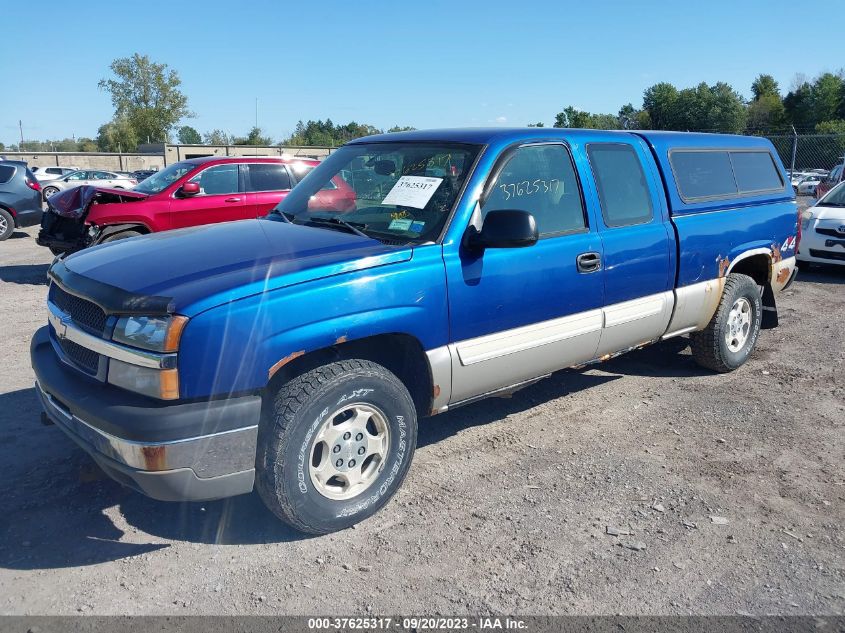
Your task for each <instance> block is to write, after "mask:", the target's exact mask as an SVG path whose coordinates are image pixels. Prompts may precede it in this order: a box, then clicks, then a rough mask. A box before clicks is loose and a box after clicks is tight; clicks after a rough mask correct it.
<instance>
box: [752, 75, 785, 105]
mask: <svg viewBox="0 0 845 633" xmlns="http://www.w3.org/2000/svg"><path fill="white" fill-rule="evenodd" d="M751 94H752V95H753V97H754V99H753V100H754V101H758V100H759V99H760V98H761V97H764V96H767V95H768V96H773V97H777V98H778V99H780V87H779V86H778V82H777V81H775V78H774V77H772V76H771V75H757V78H756V79H755V80H754V81H753V82H752V83H751Z"/></svg>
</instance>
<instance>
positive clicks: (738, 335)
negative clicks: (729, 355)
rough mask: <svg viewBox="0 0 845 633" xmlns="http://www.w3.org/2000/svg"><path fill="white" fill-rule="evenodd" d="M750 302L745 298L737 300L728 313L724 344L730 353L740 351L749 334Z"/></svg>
mask: <svg viewBox="0 0 845 633" xmlns="http://www.w3.org/2000/svg"><path fill="white" fill-rule="evenodd" d="M752 314H753V313H752V311H751V302H750V301H749V300H748V299H746V298H745V297H740V298H739V299H737V300H736V301H735V302H734V304H733V306H731V311H730V312H729V313H728V322H727V325H726V327H725V343H727V345H728V349H729V350H731V351H732V352H738V351H739V350H741V349H742V348H743V347H744V346H745V343H746V342H747V341H748V336H749V334H751V316H752Z"/></svg>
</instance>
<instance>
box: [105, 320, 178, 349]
mask: <svg viewBox="0 0 845 633" xmlns="http://www.w3.org/2000/svg"><path fill="white" fill-rule="evenodd" d="M187 323H188V317H184V316H179V315H174V316H155V317H146V316H130V317H122V318H121V319H120V320H119V321H118V322H117V325H116V326H115V328H114V334H113V335H112V340H113V341H115V342H118V343H125V344H126V345H131V346H133V347H140V348H141V349H146V350H150V351H153V352H175V351H177V350H178V349H179V338H180V337H181V336H182V330H184V329H185V325H186V324H187Z"/></svg>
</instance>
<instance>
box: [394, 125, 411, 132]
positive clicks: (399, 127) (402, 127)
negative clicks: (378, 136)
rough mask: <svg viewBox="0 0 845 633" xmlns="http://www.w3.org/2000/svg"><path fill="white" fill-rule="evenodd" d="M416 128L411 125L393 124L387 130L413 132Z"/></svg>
mask: <svg viewBox="0 0 845 633" xmlns="http://www.w3.org/2000/svg"><path fill="white" fill-rule="evenodd" d="M416 129H417V128H415V127H412V126H410V125H394V126H393V127H392V128H389V129H388V130H387V131H388V132H413V131H414V130H416Z"/></svg>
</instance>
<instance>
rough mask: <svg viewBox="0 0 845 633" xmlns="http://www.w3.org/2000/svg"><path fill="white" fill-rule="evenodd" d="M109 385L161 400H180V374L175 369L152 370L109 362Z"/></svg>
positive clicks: (113, 360) (115, 361)
mask: <svg viewBox="0 0 845 633" xmlns="http://www.w3.org/2000/svg"><path fill="white" fill-rule="evenodd" d="M109 383H111V384H113V385H115V386H117V387H122V388H124V389H128V390H129V391H134V392H135V393H140V394H143V395H145V396H151V397H153V398H159V399H161V400H176V399H178V398H179V374H178V372H177V371H176V370H175V369H151V368H150V367H139V366H138V365H130V364H129V363H124V362H123V361H120V360H117V359H114V358H112V359H111V360H109Z"/></svg>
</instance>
